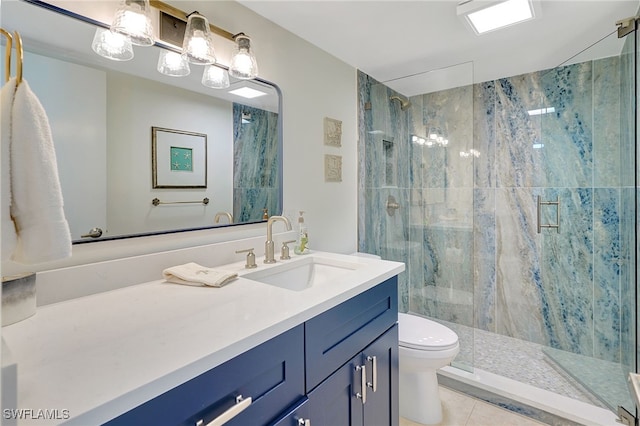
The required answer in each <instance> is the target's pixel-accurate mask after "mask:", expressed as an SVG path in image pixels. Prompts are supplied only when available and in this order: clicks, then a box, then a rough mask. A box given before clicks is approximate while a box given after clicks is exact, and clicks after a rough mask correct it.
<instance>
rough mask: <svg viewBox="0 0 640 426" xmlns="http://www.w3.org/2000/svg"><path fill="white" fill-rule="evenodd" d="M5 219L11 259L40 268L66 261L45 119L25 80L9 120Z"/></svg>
mask: <svg viewBox="0 0 640 426" xmlns="http://www.w3.org/2000/svg"><path fill="white" fill-rule="evenodd" d="M10 171H11V195H12V201H11V216H12V217H13V221H14V222H15V224H16V231H17V233H18V245H17V247H16V250H15V252H14V254H13V257H12V259H13V260H15V261H17V262H21V263H40V262H48V261H52V260H57V259H64V258H66V257H69V256H71V233H70V232H69V224H68V223H67V220H66V218H65V215H64V210H63V200H62V191H61V189H60V179H59V176H58V164H57V161H56V152H55V149H54V146H53V138H52V136H51V128H50V127H49V119H48V118H47V114H46V112H45V110H44V108H43V107H42V104H41V103H40V101H39V100H38V98H37V97H36V95H35V94H34V93H33V91H32V90H31V88H30V87H29V84H28V83H27V81H26V80H22V82H21V83H20V84H19V85H18V87H17V89H16V93H15V99H14V100H13V109H12V114H11V169H10Z"/></svg>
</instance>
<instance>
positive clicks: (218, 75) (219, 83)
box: [202, 65, 229, 89]
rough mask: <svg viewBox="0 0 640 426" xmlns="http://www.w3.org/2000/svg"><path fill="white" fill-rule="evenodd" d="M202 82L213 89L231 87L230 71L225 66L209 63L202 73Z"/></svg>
mask: <svg viewBox="0 0 640 426" xmlns="http://www.w3.org/2000/svg"><path fill="white" fill-rule="evenodd" d="M202 84H203V85H205V86H207V87H211V88H213V89H226V88H227V87H229V73H227V71H226V70H225V69H224V68H220V67H217V66H215V65H207V66H206V67H204V73H202Z"/></svg>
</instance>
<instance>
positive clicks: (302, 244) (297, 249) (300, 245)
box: [293, 211, 309, 254]
mask: <svg viewBox="0 0 640 426" xmlns="http://www.w3.org/2000/svg"><path fill="white" fill-rule="evenodd" d="M303 214H304V212H303V211H301V212H300V217H298V238H297V239H296V245H295V246H294V247H293V252H294V253H295V254H307V253H309V234H308V233H307V227H306V226H305V224H304V217H303V216H302V215H303Z"/></svg>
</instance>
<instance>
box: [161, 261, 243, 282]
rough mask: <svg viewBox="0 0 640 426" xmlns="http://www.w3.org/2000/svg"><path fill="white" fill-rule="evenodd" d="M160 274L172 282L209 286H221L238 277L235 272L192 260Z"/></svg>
mask: <svg viewBox="0 0 640 426" xmlns="http://www.w3.org/2000/svg"><path fill="white" fill-rule="evenodd" d="M162 275H163V276H164V279H165V280H167V281H169V282H172V283H176V284H187V285H196V286H203V285H204V286H209V287H222V286H224V285H226V284H228V283H229V282H230V281H232V280H234V279H236V278H237V277H238V274H237V273H236V272H229V271H223V270H220V269H213V268H207V267H206V266H201V265H198V264H197V263H194V262H191V263H185V264H184V265H178V266H172V267H171V268H167V269H165V270H164V271H162Z"/></svg>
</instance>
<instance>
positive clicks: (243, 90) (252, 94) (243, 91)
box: [229, 87, 266, 99]
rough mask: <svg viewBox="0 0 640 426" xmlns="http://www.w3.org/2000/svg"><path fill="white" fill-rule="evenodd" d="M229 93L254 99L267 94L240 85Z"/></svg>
mask: <svg viewBox="0 0 640 426" xmlns="http://www.w3.org/2000/svg"><path fill="white" fill-rule="evenodd" d="M229 93H232V94H234V95H238V96H242V97H243V98H247V99H253V98H257V97H259V96H264V95H266V93H265V92H261V91H260V90H256V89H252V88H251V87H240V88H239V89H234V90H229Z"/></svg>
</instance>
